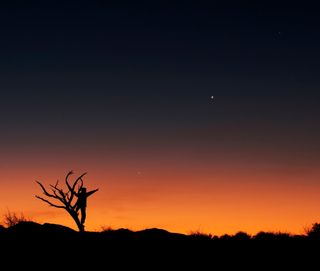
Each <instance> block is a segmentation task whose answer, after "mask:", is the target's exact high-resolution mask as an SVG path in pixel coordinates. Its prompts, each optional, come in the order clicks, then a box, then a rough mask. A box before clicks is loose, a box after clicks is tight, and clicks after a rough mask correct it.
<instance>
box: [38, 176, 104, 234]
mask: <svg viewBox="0 0 320 271" xmlns="http://www.w3.org/2000/svg"><path fill="white" fill-rule="evenodd" d="M72 174H73V172H72V171H69V173H68V174H67V175H66V177H65V184H66V186H67V190H66V191H64V190H63V188H60V187H59V186H58V185H59V181H57V182H56V184H55V185H50V187H51V191H52V192H51V193H49V192H48V191H47V190H46V188H45V187H44V186H43V185H42V183H40V182H39V181H36V182H37V183H38V184H39V186H40V187H41V189H42V192H43V194H44V195H45V196H46V197H47V198H51V199H54V200H56V201H59V202H60V204H56V203H53V202H51V201H49V200H48V199H45V198H43V197H40V196H38V195H36V196H35V197H36V198H38V199H40V200H42V201H44V202H46V203H48V204H49V205H50V206H52V207H55V208H62V209H65V210H66V211H67V212H68V213H69V215H70V216H71V217H72V218H73V220H74V221H75V222H76V224H77V227H78V229H79V231H80V232H83V231H84V228H85V227H84V223H85V220H86V208H87V198H88V197H89V196H90V195H92V194H93V193H95V192H97V191H98V189H95V190H92V191H89V192H87V190H86V188H85V187H84V186H83V179H82V178H83V177H84V176H85V175H86V174H87V173H83V174H82V175H80V176H79V177H78V178H77V179H76V180H75V181H74V182H73V184H72V185H70V183H69V180H68V178H69V177H70V175H72ZM79 210H80V211H81V218H79Z"/></svg>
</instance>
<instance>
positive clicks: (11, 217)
mask: <svg viewBox="0 0 320 271" xmlns="http://www.w3.org/2000/svg"><path fill="white" fill-rule="evenodd" d="M27 221H30V219H27V218H26V217H25V216H24V214H23V213H21V214H20V215H18V214H16V213H14V212H10V211H9V210H8V211H7V213H6V214H5V215H4V220H3V223H4V225H5V226H6V227H7V228H9V227H12V226H15V225H17V224H19V223H20V222H27Z"/></svg>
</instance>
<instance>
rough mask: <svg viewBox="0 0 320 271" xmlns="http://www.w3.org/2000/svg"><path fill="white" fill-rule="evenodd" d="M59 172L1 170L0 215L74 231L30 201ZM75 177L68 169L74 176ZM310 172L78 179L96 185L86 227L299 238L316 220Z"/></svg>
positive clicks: (318, 208)
mask: <svg viewBox="0 0 320 271" xmlns="http://www.w3.org/2000/svg"><path fill="white" fill-rule="evenodd" d="M57 172H60V174H59V176H57V175H58V174H57ZM66 172H67V171H61V169H59V170H58V169H52V170H48V169H40V170H39V169H32V168H28V169H25V170H23V171H20V172H14V174H13V173H12V171H7V172H4V173H3V174H2V178H6V180H10V182H7V183H8V184H7V185H2V191H1V196H0V206H2V209H0V212H1V213H0V215H1V214H2V215H3V214H5V213H6V212H7V210H10V211H11V212H16V213H17V214H19V213H23V214H24V215H25V216H26V217H29V218H31V219H32V220H34V221H37V222H39V223H45V222H48V223H59V224H63V225H66V226H69V227H72V228H74V229H76V226H75V223H74V222H73V220H72V219H71V218H70V217H69V215H68V214H67V213H66V212H65V211H64V210H60V209H55V208H53V207H49V206H48V205H46V204H45V203H44V202H41V201H39V200H37V199H36V198H34V195H35V194H41V191H40V188H39V187H38V186H37V184H36V183H35V182H34V180H35V179H38V180H40V181H41V182H42V183H43V184H44V185H46V186H47V185H49V183H54V182H55V181H56V179H57V178H59V179H60V180H61V181H62V180H63V179H64V176H65V174H66ZM83 172H84V171H81V170H75V174H74V176H75V177H76V176H77V175H78V174H79V175H80V174H81V173H83ZM201 172H202V173H201ZM235 172H236V173H235ZM36 174H38V176H39V178H36V177H37V176H36ZM317 174H318V172H315V171H310V172H309V171H308V172H306V171H303V170H302V171H301V172H300V173H297V172H296V171H290V170H283V169H282V170H277V169H273V170H270V169H268V170H265V171H263V170H261V168H250V169H241V168H240V167H239V168H238V169H237V170H233V171H231V170H228V168H220V169H219V170H216V171H207V172H205V171H197V170H194V172H193V174H191V171H190V170H189V171H186V172H185V173H184V171H183V170H181V169H179V170H178V169H177V170H173V169H167V170H162V171H161V170H159V169H158V168H150V169H147V170H144V171H143V170H141V171H133V170H132V168H131V167H130V166H128V167H119V168H113V169H110V168H104V169H101V168H95V167H91V168H90V170H89V173H88V175H87V177H86V178H85V182H86V186H87V187H88V189H93V188H96V187H99V192H98V193H96V194H95V195H94V196H92V197H90V198H89V201H88V215H87V222H86V229H87V230H92V231H99V230H101V229H102V228H103V227H111V228H115V229H117V228H129V229H132V230H141V229H145V228H154V227H156V228H163V229H166V230H169V231H172V232H181V233H187V234H188V233H190V232H192V231H201V232H206V233H211V234H215V235H222V234H225V233H227V234H234V233H236V232H238V231H245V232H247V233H249V234H255V233H257V232H259V231H281V232H290V233H294V234H302V233H303V232H304V228H305V227H306V226H310V225H311V224H312V223H314V222H317V221H319V220H318V214H319V213H320V199H319V191H320V185H318V184H317ZM305 180H308V182H306V181H305Z"/></svg>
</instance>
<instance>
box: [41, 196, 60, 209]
mask: <svg viewBox="0 0 320 271" xmlns="http://www.w3.org/2000/svg"><path fill="white" fill-rule="evenodd" d="M35 197H36V198H38V199H40V200H42V201H44V202H46V203H48V204H49V205H50V206H53V207H56V208H63V209H65V208H66V207H65V206H61V205H56V204H53V203H52V202H50V201H48V200H46V199H44V198H42V197H40V196H37V195H36V196H35Z"/></svg>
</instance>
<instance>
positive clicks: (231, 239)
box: [0, 221, 320, 270]
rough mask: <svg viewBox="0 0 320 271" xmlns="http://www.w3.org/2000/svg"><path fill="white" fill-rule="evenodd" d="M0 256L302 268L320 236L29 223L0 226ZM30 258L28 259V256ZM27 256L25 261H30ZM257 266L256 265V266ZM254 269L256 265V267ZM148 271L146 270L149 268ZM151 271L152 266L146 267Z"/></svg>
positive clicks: (71, 262)
mask: <svg viewBox="0 0 320 271" xmlns="http://www.w3.org/2000/svg"><path fill="white" fill-rule="evenodd" d="M0 244H1V255H2V256H3V257H4V258H5V259H8V257H18V258H20V259H21V258H24V259H26V260H28V261H30V259H33V262H37V263H44V264H48V263H50V262H52V261H54V262H55V261H56V262H60V261H66V264H67V265H68V266H70V267H71V266H72V267H73V268H74V267H75V266H79V267H84V266H86V265H88V267H90V268H93V267H95V266H96V267H97V268H98V266H101V265H104V266H106V265H107V266H116V267H117V268H118V269H119V270H121V268H126V266H127V264H130V266H131V267H132V268H133V267H139V268H140V269H141V268H143V267H145V268H146V267H148V266H149V267H150V268H151V266H150V264H151V265H152V266H153V267H154V268H155V267H162V268H168V266H179V267H180V268H182V267H183V266H184V267H186V268H189V267H190V266H196V267H197V268H199V267H200V266H207V265H208V264H213V265H214V266H224V267H225V268H227V267H230V268H231V267H232V268H234V267H237V268H240V267H241V268H242V267H249V266H252V267H254V266H255V264H254V262H258V265H259V266H260V267H261V266H262V265H263V266H264V267H267V266H269V267H270V268H271V267H272V265H273V264H276V263H277V264H279V263H280V264H281V265H282V266H284V267H286V268H288V266H290V265H294V266H296V265H297V264H303V265H304V267H305V266H306V265H308V264H310V263H312V261H313V260H314V261H315V260H316V259H318V255H319V254H318V253H319V247H320V238H319V235H316V234H306V235H289V234H285V233H268V232H260V233H258V234H256V235H255V236H250V235H248V234H246V233H244V232H239V233H237V234H235V235H223V236H220V237H219V236H212V235H209V234H202V233H193V234H189V235H186V234H181V233H172V232H169V231H166V230H164V229H157V228H151V229H145V230H140V231H132V230H129V229H124V228H120V229H115V230H112V229H108V230H102V231H100V232H78V231H75V230H73V229H71V228H68V227H65V226H62V225H58V224H50V223H44V224H39V223H36V222H32V221H23V222H20V223H18V224H16V225H13V226H11V227H7V228H6V227H1V228H0ZM30 255H31V256H30ZM30 257H31V258H30ZM256 267H257V266H256ZM257 268H258V267H257ZM149 270H150V269H149ZM151 270H153V268H151Z"/></svg>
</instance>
